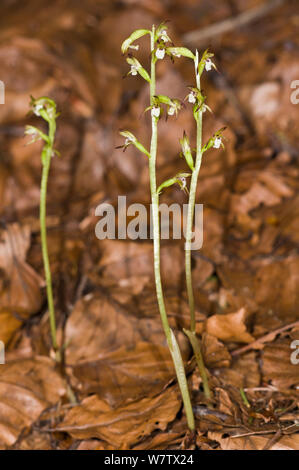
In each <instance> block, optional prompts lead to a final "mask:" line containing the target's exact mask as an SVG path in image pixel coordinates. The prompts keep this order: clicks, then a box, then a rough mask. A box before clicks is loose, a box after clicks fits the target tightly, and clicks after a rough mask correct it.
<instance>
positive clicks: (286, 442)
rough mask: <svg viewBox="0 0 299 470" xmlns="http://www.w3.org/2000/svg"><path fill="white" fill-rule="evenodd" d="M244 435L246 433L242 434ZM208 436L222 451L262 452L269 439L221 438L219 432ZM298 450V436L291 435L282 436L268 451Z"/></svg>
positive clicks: (249, 437)
mask: <svg viewBox="0 0 299 470" xmlns="http://www.w3.org/2000/svg"><path fill="white" fill-rule="evenodd" d="M240 434H241V433H240ZM244 434H248V433H246V432H244ZM208 435H209V438H210V439H212V440H214V441H217V442H219V444H220V446H221V449H222V450H263V449H264V447H265V446H266V445H267V444H268V442H269V440H270V439H271V434H269V435H264V436H258V435H252V436H248V435H247V436H244V437H233V436H231V437H223V433H221V432H209V433H208ZM273 435H274V433H273ZM273 435H272V436H273ZM298 448H299V434H292V435H291V436H282V437H281V438H280V439H279V441H278V442H276V443H275V444H273V445H272V446H271V447H270V448H269V449H268V450H298Z"/></svg>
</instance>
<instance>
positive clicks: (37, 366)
mask: <svg viewBox="0 0 299 470" xmlns="http://www.w3.org/2000/svg"><path fill="white" fill-rule="evenodd" d="M54 367H55V363H54V362H53V361H52V360H51V359H48V358H47V357H36V358H35V359H25V360H20V361H14V362H10V363H8V364H4V365H1V367H0V447H1V448H5V447H6V446H11V445H13V444H14V443H15V441H16V440H17V438H18V436H19V434H20V432H21V431H22V430H23V429H24V428H27V427H28V426H30V425H31V424H32V423H33V422H34V421H35V420H36V419H37V418H38V417H39V416H40V414H41V413H42V411H43V410H44V409H45V408H47V407H48V406H50V405H51V404H54V403H56V402H57V401H58V400H59V399H60V397H62V396H63V395H64V393H65V388H64V384H63V380H62V378H61V377H60V376H59V375H58V373H57V372H56V371H55V369H54Z"/></svg>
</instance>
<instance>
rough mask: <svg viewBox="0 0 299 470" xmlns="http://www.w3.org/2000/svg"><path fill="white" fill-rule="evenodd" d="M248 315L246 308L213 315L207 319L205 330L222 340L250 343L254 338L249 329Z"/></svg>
mask: <svg viewBox="0 0 299 470" xmlns="http://www.w3.org/2000/svg"><path fill="white" fill-rule="evenodd" d="M246 317H247V312H246V310H245V308H240V310H238V311H237V312H234V313H228V314H225V315H213V316H211V317H210V318H208V319H207V320H206V322H205V325H204V330H205V331H206V332H207V333H209V334H210V335H212V336H215V337H216V338H218V339H220V340H222V341H228V342H230V341H233V342H238V343H250V342H251V341H254V338H253V336H252V335H251V334H250V333H248V331H247V328H246V324H245V321H246Z"/></svg>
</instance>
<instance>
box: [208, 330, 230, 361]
mask: <svg viewBox="0 0 299 470" xmlns="http://www.w3.org/2000/svg"><path fill="white" fill-rule="evenodd" d="M202 353H203V357H204V363H205V365H206V366H207V367H211V368H219V367H229V365H230V363H231V355H230V353H229V352H228V350H227V348H226V347H225V346H224V344H223V343H221V342H220V341H218V339H217V338H216V337H215V336H212V335H210V334H209V333H203V335H202Z"/></svg>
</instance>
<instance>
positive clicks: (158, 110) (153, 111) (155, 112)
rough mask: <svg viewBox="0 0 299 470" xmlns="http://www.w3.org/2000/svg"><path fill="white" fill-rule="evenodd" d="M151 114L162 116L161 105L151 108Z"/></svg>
mask: <svg viewBox="0 0 299 470" xmlns="http://www.w3.org/2000/svg"><path fill="white" fill-rule="evenodd" d="M151 115H152V116H153V117H156V118H158V117H159V116H160V107H159V106H154V107H153V108H152V110H151Z"/></svg>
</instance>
